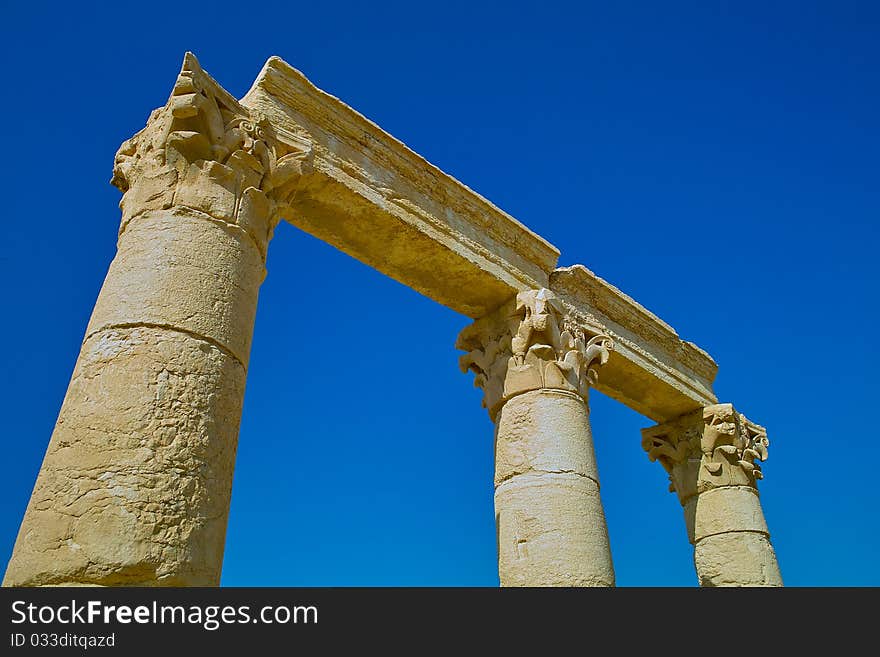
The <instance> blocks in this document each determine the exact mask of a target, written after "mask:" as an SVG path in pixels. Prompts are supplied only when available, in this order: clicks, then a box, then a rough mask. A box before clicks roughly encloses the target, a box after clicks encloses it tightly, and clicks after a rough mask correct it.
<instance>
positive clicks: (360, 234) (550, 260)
mask: <svg viewBox="0 0 880 657" xmlns="http://www.w3.org/2000/svg"><path fill="white" fill-rule="evenodd" d="M241 103H242V105H244V106H245V107H247V108H248V109H249V110H251V112H254V113H256V114H258V115H260V116H263V117H265V118H266V119H268V120H269V122H270V123H271V124H272V126H273V128H274V129H275V130H276V132H277V133H278V134H279V136H280V137H281V138H284V135H293V136H295V138H297V139H300V140H303V139H304V140H308V141H309V142H310V143H311V158H312V173H310V174H308V175H306V176H304V179H303V180H302V181H301V183H300V186H299V188H298V191H297V194H296V197H295V198H294V200H293V202H292V203H291V212H290V216H287V217H285V219H286V220H287V221H289V222H290V223H292V224H293V225H295V226H297V227H299V228H301V229H302V230H304V231H305V232H307V233H310V234H312V235H314V236H315V237H317V238H318V239H321V240H322V241H325V242H327V243H329V244H332V245H333V246H335V247H336V248H338V249H340V250H341V251H344V252H345V253H348V254H349V255H351V256H353V257H355V258H357V259H358V260H360V261H361V262H364V263H365V264H367V265H370V266H371V267H373V268H375V269H378V270H379V271H381V272H382V273H384V274H386V275H388V276H390V277H391V278H393V279H395V280H397V281H399V282H401V283H403V284H404V285H407V286H408V287H411V288H413V289H415V290H417V291H418V292H421V293H422V294H424V295H425V296H427V297H429V298H431V299H434V300H435V301H437V302H438V303H441V304H443V305H444V306H447V307H449V308H452V309H453V310H455V311H457V312H460V313H462V314H464V315H467V316H469V317H473V318H476V317H480V316H482V315H485V314H486V313H487V312H490V311H491V310H493V309H495V308H497V307H498V306H500V305H501V304H502V303H504V302H505V301H506V300H507V299H509V298H510V297H511V296H512V295H514V294H516V293H517V292H519V291H521V290H524V289H530V288H535V287H546V285H547V283H548V280H549V274H550V272H551V271H552V270H553V268H554V267H555V266H556V261H557V259H558V257H559V251H558V250H557V249H556V248H555V247H554V246H553V245H551V244H550V243H549V242H547V241H546V240H544V239H543V238H541V237H540V236H538V235H536V234H535V233H533V232H532V231H530V230H529V229H528V228H526V227H525V226H524V225H523V224H521V223H520V222H518V221H517V220H516V219H514V218H513V217H511V216H510V215H508V214H507V213H505V212H503V211H502V210H500V209H498V208H497V207H495V206H494V205H492V203H490V202H489V201H487V200H486V199H485V198H483V197H482V196H480V195H479V194H477V193H476V192H474V191H472V190H471V189H469V188H468V187H466V186H465V185H463V184H462V183H460V182H459V181H457V180H455V179H454V178H453V177H451V176H450V175H448V174H446V173H444V172H443V171H441V170H440V169H438V168H437V167H436V166H434V165H432V164H431V163H429V162H428V161H427V160H425V159H424V158H423V157H421V156H420V155H418V154H417V153H415V152H413V151H412V150H411V149H409V148H408V147H407V146H406V145H404V144H403V143H402V142H400V141H399V140H397V139H395V138H394V137H392V136H391V135H389V134H388V133H387V132H385V131H384V130H382V129H381V128H380V127H379V126H377V125H376V124H375V123H373V122H371V121H369V120H368V119H366V118H365V117H364V116H362V115H361V114H359V113H358V112H356V111H355V110H353V109H351V108H350V107H348V106H347V105H345V104H344V103H343V102H342V101H340V100H339V99H338V98H336V97H334V96H331V95H329V94H327V93H325V92H323V91H321V90H320V89H318V88H317V87H315V85H313V84H312V83H311V82H310V81H309V80H308V79H307V78H306V77H305V76H304V75H303V74H302V73H300V72H299V71H297V70H296V69H294V68H292V67H291V66H290V65H288V64H286V63H285V62H284V61H282V60H281V59H279V58H277V57H273V58H271V59H269V61H268V62H267V63H266V65H265V66H264V68H263V70H262V71H261V72H260V75H259V77H258V78H257V80H256V82H254V85H253V86H252V87H251V89H250V91H248V93H247V94H246V95H245V97H244V98H243V99H242V101H241Z"/></svg>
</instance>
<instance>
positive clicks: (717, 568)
mask: <svg viewBox="0 0 880 657" xmlns="http://www.w3.org/2000/svg"><path fill="white" fill-rule="evenodd" d="M769 445H770V442H769V441H768V440H767V431H766V430H765V429H764V427H761V426H759V425H757V424H755V423H753V422H750V421H749V420H748V419H747V418H746V417H745V416H744V415H742V414H741V413H738V412H737V411H736V410H735V409H734V407H733V406H732V405H731V404H714V405H712V406H706V407H704V408H701V409H699V410H697V411H694V412H692V413H687V414H685V415H683V416H681V417H679V418H677V419H675V420H671V421H669V422H666V423H663V424H658V425H657V426H654V427H650V428H648V429H643V430H642V447H643V448H644V449H645V451H646V452H648V458H650V459H651V460H652V461H659V462H660V464H661V465H662V466H663V468H664V469H665V470H666V472H668V473H669V480H670V487H669V490H670V491H673V492H675V493H677V494H678V499H679V501H680V502H681V505H682V507H683V508H684V516H685V524H686V527H687V534H688V540H690V542H691V543H692V544H693V546H694V566H695V568H696V571H697V577H698V579H699V583H700V586H782V576H781V575H780V572H779V564H778V563H777V561H776V553H775V552H774V550H773V545H772V544H771V543H770V531H769V530H768V529H767V523H766V521H765V520H764V512H763V510H762V509H761V502H760V499H759V497H758V488H757V482H758V480H760V479H762V478H763V476H764V475H763V473H762V471H761V467H760V465H759V464H758V461H764V460H766V458H767V448H768V446H769Z"/></svg>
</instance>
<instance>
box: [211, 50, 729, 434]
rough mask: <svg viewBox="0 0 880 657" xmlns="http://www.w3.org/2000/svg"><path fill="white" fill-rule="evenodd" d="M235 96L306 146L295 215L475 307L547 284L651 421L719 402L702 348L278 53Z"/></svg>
mask: <svg viewBox="0 0 880 657" xmlns="http://www.w3.org/2000/svg"><path fill="white" fill-rule="evenodd" d="M215 84H216V83H215ZM217 86H218V87H219V85H217ZM240 103H241V105H242V106H243V107H245V108H247V109H248V111H250V113H251V114H252V115H254V116H259V117H263V118H265V119H266V120H267V121H269V123H271V125H272V128H273V130H274V131H275V133H276V135H277V137H278V138H279V139H281V140H283V141H286V142H288V143H289V144H292V145H294V146H295V147H297V148H299V149H308V150H309V157H310V169H309V172H308V173H306V175H304V176H303V179H302V180H301V183H300V185H299V188H298V191H297V194H296V196H295V198H294V199H293V201H292V203H291V204H290V208H289V215H288V216H286V217H285V219H287V220H288V221H289V222H290V223H292V224H293V225H295V226H297V227H299V228H301V229H302V230H304V231H305V232H307V233H309V234H311V235H313V236H315V237H317V238H318V239H320V240H322V241H325V242H327V243H329V244H331V245H333V246H335V247H336V248H338V249H340V250H341V251H343V252H345V253H347V254H349V255H351V256H353V257H354V258H356V259H358V260H360V261H361V262H363V263H365V264H367V265H369V266H371V267H373V268H375V269H377V270H379V271H381V272H382V273H384V274H386V275H388V276H389V277H391V278H393V279H395V280H397V281H399V282H400V283H403V284H404V285H407V286H408V287H411V288H413V289H415V290H417V291H418V292H420V293H422V294H424V295H425V296H427V297H429V298H431V299H433V300H435V301H437V302H438V303H440V304H442V305H444V306H446V307H448V308H451V309H453V310H455V311H457V312H460V313H462V314H464V315H467V316H469V317H472V318H480V317H484V316H486V315H487V314H489V313H491V312H492V311H494V310H496V309H498V308H499V307H501V306H502V305H504V304H505V303H506V302H509V301H510V300H511V298H512V297H513V296H514V295H515V294H516V293H517V292H520V291H522V290H527V289H534V288H540V287H548V288H550V289H552V290H553V291H554V292H556V293H557V294H558V295H559V296H560V297H562V298H563V299H565V300H566V301H567V302H568V303H570V304H571V305H573V306H574V307H575V308H577V310H578V312H579V313H580V314H582V315H583V316H585V317H587V318H588V321H589V322H590V323H592V324H594V325H595V326H597V327H602V328H603V330H604V331H605V332H606V333H608V335H610V336H611V337H612V338H613V339H614V341H615V349H614V351H613V353H612V355H611V358H610V360H609V362H608V364H607V365H606V366H605V367H603V369H602V373H601V376H600V381H599V384H598V385H597V388H598V389H599V390H600V391H601V392H604V393H606V394H608V395H609V396H611V397H613V398H615V399H617V400H619V401H621V402H623V403H624V404H626V405H627V406H629V407H630V408H632V409H634V410H636V411H637V412H639V413H642V414H644V415H646V416H647V417H649V418H651V419H652V420H655V421H657V422H664V421H667V420H669V419H671V418H674V417H678V416H680V415H682V414H684V413H687V412H688V411H692V410H694V409H696V408H699V407H701V406H705V405H708V404H712V403H715V402H716V397H715V395H714V393H713V392H712V382H713V380H714V378H715V374H716V372H717V365H716V364H715V362H714V361H713V360H712V358H711V357H710V356H709V355H708V354H707V353H706V352H704V351H703V350H702V349H700V348H699V347H697V346H696V345H694V344H693V343H691V342H686V341H683V340H681V338H679V336H678V334H677V333H676V332H675V331H674V330H673V329H672V328H671V327H670V326H669V325H668V324H666V323H665V322H663V321H662V320H661V319H660V318H658V317H657V316H655V315H654V314H652V313H650V312H649V311H648V310H646V309H645V308H643V307H642V306H641V305H639V304H638V303H636V302H635V301H634V300H633V299H631V298H630V297H628V296H627V295H625V294H623V293H622V292H621V291H620V290H618V289H617V288H615V287H614V286H613V285H611V284H609V283H607V282H606V281H604V280H602V279H601V278H599V277H598V276H596V275H595V274H593V273H592V272H591V271H590V270H588V269H587V268H586V267H583V266H582V265H576V266H574V267H566V268H561V269H555V270H554V268H555V267H556V262H557V260H558V257H559V251H558V250H557V249H556V248H555V247H554V246H553V245H551V244H550V243H549V242H547V241H546V240H544V239H543V238H542V237H540V236H539V235H537V234H535V233H534V232H532V231H530V230H529V229H528V228H526V227H525V226H524V225H523V224H521V223H520V222H519V221H517V220H516V219H515V218H513V217H512V216H510V215H509V214H507V213H505V212H503V211H502V210H500V209H499V208H497V207H496V206H494V205H493V204H492V203H490V202H489V201H488V200H486V199H485V198H483V197H482V196H480V195H479V194H477V193H476V192H474V191H473V190H471V189H469V188H468V187H467V186H465V185H464V184H462V183H460V182H459V181H457V180H455V179H454V178H453V177H451V176H450V175H448V174H446V173H444V172H443V171H441V170H440V169H438V168H437V167H436V166H434V165H432V164H431V163H429V162H428V161H427V160H425V159H424V158H423V157H422V156H420V155H418V154H417V153H415V152H414V151H412V150H411V149H410V148H408V147H407V146H406V145H405V144H403V143H402V142H401V141H399V140H398V139H396V138H394V137H393V136H391V135H389V134H388V133H387V132H385V131H384V130H382V129H381V128H380V127H379V126H377V125H376V124H375V123H373V122H372V121H370V120H368V119H367V118H365V117H364V116H363V115H361V114H359V113H358V112H356V111H355V110H353V109H351V108H350V107H348V106H347V105H346V104H345V103H343V102H342V101H340V100H339V99H338V98H336V97H334V96H331V95H330V94H328V93H326V92H324V91H322V90H320V89H318V88H317V87H316V86H315V85H314V84H312V83H311V82H310V81H309V80H308V79H307V78H306V77H305V76H304V75H303V74H302V73H300V72H299V71H297V70H296V69H294V68H293V67H291V66H290V65H289V64H287V63H286V62H284V61H283V60H281V59H279V58H278V57H272V58H270V59H269V60H268V61H267V62H266V65H265V66H264V67H263V70H262V71H261V72H260V74H259V76H258V77H257V80H256V81H255V82H254V84H253V86H252V87H251V89H250V90H249V91H248V93H247V94H246V95H245V97H244V98H243V99H242V100H241V101H240Z"/></svg>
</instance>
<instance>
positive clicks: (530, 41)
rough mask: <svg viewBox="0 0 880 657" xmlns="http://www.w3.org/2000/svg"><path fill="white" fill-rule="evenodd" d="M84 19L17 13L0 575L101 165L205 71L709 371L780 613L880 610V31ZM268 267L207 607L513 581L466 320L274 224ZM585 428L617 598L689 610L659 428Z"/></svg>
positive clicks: (607, 422)
mask: <svg viewBox="0 0 880 657" xmlns="http://www.w3.org/2000/svg"><path fill="white" fill-rule="evenodd" d="M88 4H89V3H67V2H65V3H61V2H59V3H57V4H51V3H49V4H47V3H44V2H39V1H36V0H34V1H30V2H16V3H11V2H3V3H2V10H0V13H2V20H0V23H2V26H0V53H2V62H3V82H2V93H3V102H2V105H0V107H2V109H0V112H2V115H3V117H2V118H3V124H4V125H5V126H6V128H5V130H4V134H5V143H6V147H5V148H6V150H5V156H4V157H3V158H2V163H0V171H2V174H3V180H4V181H5V188H6V190H7V191H6V197H5V199H6V200H5V202H4V210H3V215H4V218H5V221H4V224H3V231H4V234H5V237H4V243H5V244H6V246H5V248H4V249H2V251H0V268H2V275H3V281H4V289H5V296H6V298H5V304H4V307H5V310H4V321H3V322H2V323H0V340H2V344H3V345H4V346H5V349H6V354H5V357H4V358H3V359H2V360H0V362H2V371H0V375H2V376H0V399H2V400H3V406H4V413H3V442H4V446H3V447H4V452H3V454H4V458H3V460H2V477H0V563H2V564H3V566H4V567H5V563H6V560H7V559H8V556H9V554H10V552H11V550H12V545H13V541H14V539H15V534H16V532H17V530H18V526H19V523H20V521H21V517H22V514H23V512H24V508H25V505H26V503H27V500H28V497H29V495H30V492H31V489H32V486H33V482H34V480H35V477H36V474H37V471H38V469H39V465H40V462H41V459H42V457H43V453H44V450H45V447H46V444H47V442H48V440H49V436H50V434H51V431H52V427H53V425H54V423H55V419H56V417H57V413H58V409H59V408H60V405H61V401H62V398H63V396H64V392H65V390H66V388H67V383H68V379H69V377H70V373H71V371H72V369H73V365H74V362H75V360H76V356H77V353H78V349H79V345H80V341H81V339H82V337H83V333H84V330H85V327H86V323H87V320H88V317H89V314H90V312H91V309H92V306H93V304H94V301H95V298H96V296H97V293H98V290H99V289H100V286H101V282H102V281H103V278H104V275H105V273H106V269H107V266H108V264H109V262H110V260H111V259H112V257H113V254H114V247H115V241H116V231H117V227H118V221H119V211H118V208H117V203H118V200H119V192H118V191H117V190H116V189H114V188H112V187H111V186H110V185H109V184H108V180H109V178H110V173H111V168H112V163H113V155H114V153H115V151H116V148H117V147H118V145H119V144H120V143H121V142H122V141H123V140H124V139H126V138H127V137H129V136H131V135H132V134H133V133H134V132H136V131H137V130H139V129H140V128H141V127H143V125H144V123H145V121H146V118H147V115H148V114H149V112H150V110H151V109H153V108H154V107H158V106H160V105H162V104H164V102H165V100H166V99H167V97H168V95H169V92H170V90H171V86H172V84H173V82H174V79H175V76H176V74H177V71H178V69H179V66H180V63H181V59H182V57H183V53H184V51H186V50H192V51H194V52H195V53H196V55H197V56H198V57H199V59H200V61H201V63H202V65H203V66H204V67H205V68H206V69H207V70H208V71H209V72H210V73H211V74H212V75H213V76H214V77H215V78H216V79H217V80H218V81H219V82H220V83H221V84H223V85H224V86H225V87H226V88H227V89H228V90H229V91H230V92H232V93H234V94H236V95H238V96H241V95H243V94H244V92H245V91H246V90H247V89H248V87H249V86H250V84H251V82H252V81H253V79H254V77H255V76H256V75H257V73H258V71H259V70H260V67H261V66H262V64H263V63H264V61H265V60H266V59H267V58H268V57H269V56H271V55H279V56H281V57H282V58H284V59H285V60H287V61H288V62H289V63H290V64H291V65H293V66H294V67H296V68H298V69H300V70H301V71H303V72H304V73H305V74H306V75H307V76H308V77H309V78H310V79H311V80H312V81H314V82H315V83H316V84H317V85H318V86H319V87H321V88H323V89H325V90H326V91H328V92H330V93H332V94H333V95H336V96H338V97H340V98H341V99H342V100H344V101H345V102H346V103H348V104H349V105H351V106H352V107H354V108H355V109H357V110H358V111H360V112H361V113H363V114H365V115H366V116H367V117H369V118H370V119H372V120H373V121H375V122H377V123H378V124H379V125H380V126H382V127H383V128H384V129H385V130H387V131H388V132H390V133H391V134H393V135H394V136H396V137H398V138H400V139H401V140H402V141H404V142H405V143H406V144H407V145H409V146H410V147H412V148H413V149H414V150H415V151H416V152H418V153H420V154H422V155H424V156H425V157H426V158H427V159H428V160H430V161H431V162H433V163H434V164H436V165H438V166H439V167H440V168H442V169H444V170H445V171H447V172H449V173H450V174H452V175H453V176H455V177H456V178H458V179H459V180H461V181H462V182H464V183H465V184H467V185H468V186H469V187H471V188H472V189H475V190H478V191H479V192H480V193H481V194H483V195H484V196H486V197H487V198H489V199H490V200H491V201H493V202H494V203H495V204H497V205H498V206H499V207H501V208H503V209H504V210H506V211H508V212H509V213H511V214H513V215H514V216H515V217H517V218H518V219H519V220H521V221H522V222H523V223H525V224H526V225H527V226H529V227H530V228H532V229H533V230H535V231H537V232H538V233H540V234H541V235H543V236H544V237H546V238H547V239H549V240H550V241H551V242H552V243H554V244H555V245H556V246H558V247H559V248H560V249H561V251H562V256H561V258H560V264H561V265H569V264H574V263H578V262H580V263H584V264H586V265H587V266H588V267H589V268H591V269H592V270H594V271H595V272H596V273H597V274H599V275H600V276H602V277H603V278H606V279H607V280H609V281H611V282H612V283H613V284H615V285H617V286H618V287H619V288H621V289H622V290H623V291H625V292H626V293H628V294H630V295H631V296H633V297H634V298H636V299H637V300H639V301H640V302H641V303H642V304H644V305H645V306H646V307H647V308H649V309H650V310H652V311H653V312H655V313H656V314H658V315H660V316H661V317H662V318H663V319H665V320H666V321H667V322H669V323H670V324H671V325H672V326H674V327H675V328H676V330H678V332H679V333H680V335H681V336H682V337H684V338H685V339H688V340H692V341H694V342H696V343H697V344H699V345H700V346H701V347H703V348H705V349H706V350H708V351H709V352H710V353H711V354H712V355H713V356H714V357H715V359H716V360H717V361H718V363H719V365H720V372H719V375H718V378H717V381H716V392H717V394H718V396H719V398H720V399H721V400H722V401H730V402H733V403H734V404H736V405H737V407H738V408H739V409H740V410H741V411H742V412H744V413H746V414H747V415H748V416H749V417H750V418H752V419H753V420H755V421H757V422H759V423H762V424H764V425H766V426H767V427H768V429H769V435H770V440H771V447H770V460H769V461H768V462H767V463H766V464H765V467H764V471H765V474H766V478H765V479H764V481H762V482H761V485H760V490H761V496H762V500H763V504H764V510H765V513H766V516H767V520H768V523H769V526H770V529H771V532H772V534H773V542H774V544H775V546H776V550H777V553H778V556H779V560H780V564H781V568H782V574H783V577H784V579H785V581H786V583H787V584H789V585H865V584H871V585H880V566H878V560H877V557H878V554H880V550H878V547H880V540H878V539H880V527H878V519H880V514H878V510H877V509H878V507H880V493H878V491H880V487H878V486H877V484H876V483H875V482H874V481H873V476H874V472H873V470H872V468H873V466H872V465H871V463H872V461H871V459H872V458H873V456H872V452H871V450H870V449H869V448H870V446H871V440H873V439H874V438H875V434H876V428H875V425H874V421H873V412H874V411H875V409H876V407H877V392H878V383H877V381H878V378H877V372H878V368H880V358H878V347H877V321H878V311H877V301H878V294H877V286H878V267H877V249H878V227H877V225H878V210H880V157H878V154H880V127H878V126H880V123H878V117H880V5H878V3H876V2H845V1H843V2H840V1H836V2H830V1H829V2H767V1H763V2H742V1H739V2H730V3H721V2H714V1H695V2H669V3H657V2H613V3H609V2H577V3H574V2H573V3H570V4H563V3H553V2H546V3H522V4H517V3H499V4H497V5H494V6H490V5H487V4H485V3H479V2H468V3H463V4H458V3H453V2H448V1H445V0H444V1H443V2H435V3H418V2H406V3H382V4H381V5H380V4H378V3H356V4H355V3H351V4H348V5H347V4H346V3H342V2H334V3H318V2H307V3H301V2H297V3H293V2H261V3H240V2H238V3H222V2H212V3H197V4H193V3H180V2H175V3H163V2H150V3H140V2H139V3H119V2H117V3H112V4H111V3H107V4H106V6H105V7H102V8H97V7H95V8H92V7H90V6H87V5H88ZM322 7H325V8H322ZM268 268H269V276H268V278H267V279H266V282H265V284H264V285H263V288H262V290H261V293H260V309H259V312H258V315H257V320H256V329H255V336H254V347H253V351H252V356H251V363H250V374H249V380H248V387H247V393H246V399H245V408H244V417H243V421H242V427H241V435H240V441H239V450H238V464H237V469H236V474H235V483H234V490H233V501H232V510H231V514H230V521H229V530H228V535H227V548H226V558H225V562H224V569H223V578H222V583H223V584H224V585H496V584H497V582H498V579H497V572H496V563H495V529H494V518H493V511H492V469H493V466H492V425H491V423H490V421H489V419H488V417H487V415H486V413H485V411H484V410H483V409H481V408H480V392H479V391H478V390H476V389H474V388H473V387H472V378H471V376H469V375H468V376H465V375H462V374H460V373H459V371H458V367H457V362H456V361H457V356H458V354H457V352H456V351H455V349H454V342H455V337H456V334H457V333H458V331H459V330H460V329H461V328H462V327H463V326H465V324H467V323H468V321H469V320H467V318H465V317H463V316H460V315H457V314H455V313H453V312H452V311H450V310H447V309H445V308H443V307H440V306H438V305H436V304H434V303H433V302H431V301H430V300H428V299H426V298H424V297H421V296H420V295H418V294H417V293H415V292H413V291H411V290H409V289H407V288H404V287H403V286H401V285H399V284H397V283H395V282H393V281H391V280H389V279H387V278H385V277H383V276H382V275H381V274H379V273H377V272H375V271H373V270H371V269H369V268H367V267H366V266H364V265H362V264H360V263H359V262H357V261H354V260H352V259H350V258H349V257H348V256H345V255H343V254H341V253H339V252H337V251H335V250H334V249H332V248H331V247H329V246H327V245H325V244H323V243H321V242H318V241H317V240H315V239H313V238H311V237H309V236H308V235H305V234H304V233H301V232H299V231H298V230H296V229H294V228H292V227H290V226H288V225H283V226H282V227H281V228H280V229H279V230H278V231H277V232H276V237H275V240H274V241H273V242H272V245H271V248H270V253H269V263H268ZM327 345H335V347H334V348H333V349H327ZM592 411H593V413H592V421H593V428H594V434H595V441H596V449H597V455H598V460H599V468H600V475H601V479H602V496H603V500H604V503H605V508H606V513H607V516H608V525H609V531H610V535H611V545H612V550H613V555H614V561H615V567H616V570H617V578H618V583H619V584H621V585H674V586H677V585H683V586H690V585H693V584H695V583H696V577H695V575H694V572H693V565H692V551H691V547H690V545H689V544H688V542H687V539H686V536H685V530H684V522H683V517H682V512H681V509H680V507H679V505H678V502H677V500H676V498H675V496H674V495H672V494H670V493H668V492H666V486H667V482H666V476H665V473H664V472H663V471H662V468H661V467H660V466H659V465H658V464H652V463H649V462H648V460H647V458H646V457H645V455H644V453H643V452H642V450H641V447H640V444H639V441H640V436H639V429H640V428H642V427H644V426H648V425H649V424H651V423H650V421H649V420H647V419H646V418H644V417H641V416H639V415H637V414H636V413H634V412H632V411H630V410H628V409H626V408H625V407H623V406H621V405H620V404H618V403H617V402H614V401H612V400H610V399H608V398H606V397H603V396H602V395H600V394H596V393H594V395H593V398H592Z"/></svg>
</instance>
